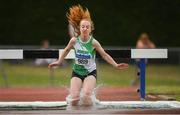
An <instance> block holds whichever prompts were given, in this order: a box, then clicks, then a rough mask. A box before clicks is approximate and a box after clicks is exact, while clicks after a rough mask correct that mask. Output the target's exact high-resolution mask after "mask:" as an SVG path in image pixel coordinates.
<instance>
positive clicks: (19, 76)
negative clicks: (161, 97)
mask: <svg viewBox="0 0 180 115" xmlns="http://www.w3.org/2000/svg"><path fill="white" fill-rule="evenodd" d="M3 68H4V69H5V71H6V73H7V76H8V82H9V85H10V87H46V86H51V82H50V71H49V69H48V68H47V67H36V66H32V65H31V66H28V65H25V64H22V65H21V64H19V65H10V64H8V63H5V64H4V66H3ZM97 68H98V69H97V70H98V84H103V85H106V86H119V87H124V86H128V87H129V86H130V84H131V81H132V80H133V79H134V78H135V73H136V70H135V67H134V66H132V65H131V66H130V67H129V69H127V70H116V69H114V68H113V67H112V66H110V65H107V64H98V65H97ZM71 72H72V69H71V66H67V67H62V68H61V67H60V68H56V69H55V70H54V86H69V81H70V76H71ZM1 76H2V75H1ZM3 86H4V81H3V79H2V77H0V87H3ZM146 88H147V90H146V92H147V93H161V94H163V93H165V94H174V95H175V96H176V98H177V99H178V100H180V66H175V65H148V66H147V68H146Z"/></svg>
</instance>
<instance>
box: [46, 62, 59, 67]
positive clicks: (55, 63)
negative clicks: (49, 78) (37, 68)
mask: <svg viewBox="0 0 180 115" xmlns="http://www.w3.org/2000/svg"><path fill="white" fill-rule="evenodd" d="M58 65H59V62H58V61H55V62H52V63H50V64H49V65H48V68H52V67H55V66H58Z"/></svg>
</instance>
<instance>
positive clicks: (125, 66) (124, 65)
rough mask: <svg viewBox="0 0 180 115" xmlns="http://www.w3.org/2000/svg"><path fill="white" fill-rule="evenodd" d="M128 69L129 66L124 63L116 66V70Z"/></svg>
mask: <svg viewBox="0 0 180 115" xmlns="http://www.w3.org/2000/svg"><path fill="white" fill-rule="evenodd" d="M128 67H129V65H128V64H126V63H120V64H117V65H116V68H117V69H127V68H128Z"/></svg>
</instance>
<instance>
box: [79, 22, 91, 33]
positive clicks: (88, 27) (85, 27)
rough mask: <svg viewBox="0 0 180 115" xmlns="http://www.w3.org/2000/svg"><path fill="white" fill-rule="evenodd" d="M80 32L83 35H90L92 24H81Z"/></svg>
mask: <svg viewBox="0 0 180 115" xmlns="http://www.w3.org/2000/svg"><path fill="white" fill-rule="evenodd" d="M80 32H81V34H82V35H89V34H90V33H91V23H90V21H88V20H82V21H81V22H80Z"/></svg>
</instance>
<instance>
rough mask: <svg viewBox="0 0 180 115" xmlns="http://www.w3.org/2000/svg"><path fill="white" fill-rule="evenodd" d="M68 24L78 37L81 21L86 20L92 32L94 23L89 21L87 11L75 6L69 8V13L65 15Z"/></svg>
mask: <svg viewBox="0 0 180 115" xmlns="http://www.w3.org/2000/svg"><path fill="white" fill-rule="evenodd" d="M66 16H67V18H68V22H69V23H70V24H71V25H72V26H73V28H74V31H75V32H76V33H77V34H78V35H80V27H79V25H80V22H81V20H88V21H90V23H91V31H92V30H94V23H93V21H92V20H91V16H90V13H89V10H88V9H87V8H86V9H83V7H82V6H81V5H75V6H72V7H70V8H69V12H67V13H66Z"/></svg>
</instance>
